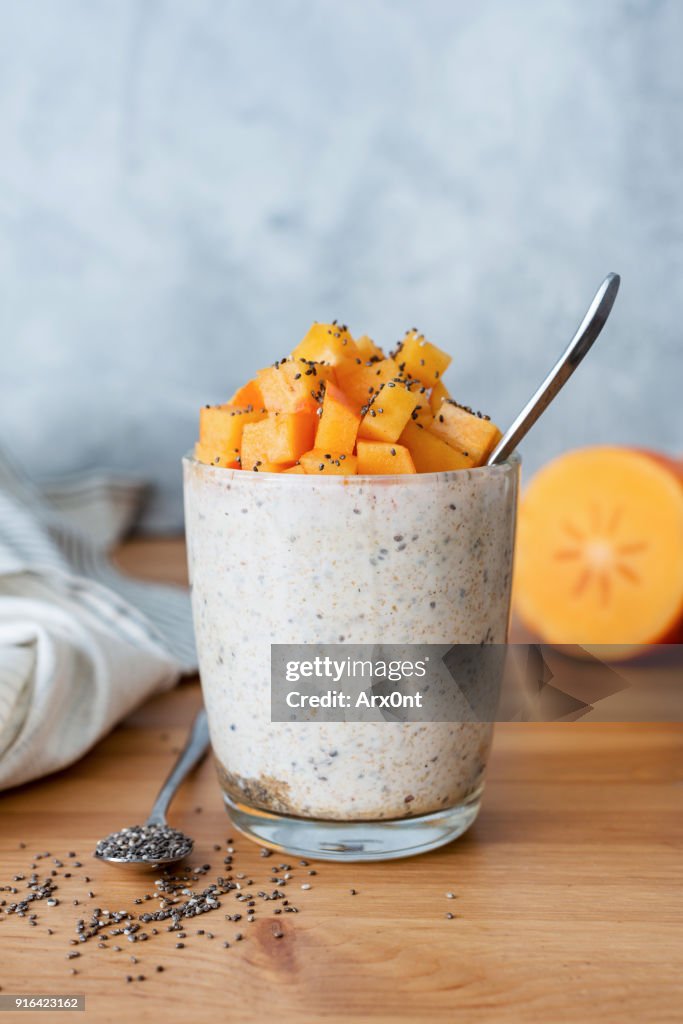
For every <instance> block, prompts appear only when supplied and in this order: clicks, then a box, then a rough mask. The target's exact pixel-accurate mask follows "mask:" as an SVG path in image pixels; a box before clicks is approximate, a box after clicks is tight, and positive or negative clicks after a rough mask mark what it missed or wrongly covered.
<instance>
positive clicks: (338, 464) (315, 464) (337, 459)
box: [299, 448, 357, 476]
mask: <svg viewBox="0 0 683 1024" xmlns="http://www.w3.org/2000/svg"><path fill="white" fill-rule="evenodd" d="M299 461H300V463H301V465H302V466H303V468H304V472H305V473H309V474H311V475H312V476H322V475H323V474H324V475H326V476H353V475H354V474H355V472H356V464H357V459H356V456H355V455H347V454H346V453H345V452H331V451H329V450H328V451H325V449H324V448H313V450H312V451H310V452H305V453H304V454H303V455H302V456H301V458H300V460H299Z"/></svg>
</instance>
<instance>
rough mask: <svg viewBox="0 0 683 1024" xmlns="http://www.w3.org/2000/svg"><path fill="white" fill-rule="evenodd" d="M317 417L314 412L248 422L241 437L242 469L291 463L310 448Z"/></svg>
mask: <svg viewBox="0 0 683 1024" xmlns="http://www.w3.org/2000/svg"><path fill="white" fill-rule="evenodd" d="M317 424H318V417H317V416H316V414H315V413H308V412H298V413H269V415H268V416H267V417H266V419H264V420H261V422H260V423H250V424H248V425H247V426H246V427H245V428H244V432H243V434H242V451H241V461H242V469H253V468H254V466H256V465H257V463H259V462H261V463H266V462H273V463H284V462H287V463H290V464H291V463H292V462H296V460H297V459H298V458H299V457H300V456H301V455H302V454H303V453H304V452H306V451H308V450H309V449H310V448H311V447H312V445H313V438H314V437H315V430H316V426H317Z"/></svg>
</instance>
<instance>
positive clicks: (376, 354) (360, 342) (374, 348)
mask: <svg viewBox="0 0 683 1024" xmlns="http://www.w3.org/2000/svg"><path fill="white" fill-rule="evenodd" d="M356 348H357V349H358V355H359V357H360V358H361V359H362V360H363V362H367V361H368V359H384V352H382V349H381V348H380V347H379V345H375V343H374V341H373V340H372V338H369V337H368V336H367V334H364V335H363V336H362V337H360V338H356Z"/></svg>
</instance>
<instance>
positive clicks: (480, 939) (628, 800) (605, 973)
mask: <svg viewBox="0 0 683 1024" xmlns="http://www.w3.org/2000/svg"><path fill="white" fill-rule="evenodd" d="M183 557H184V556H183V551H182V546H181V545H180V543H178V542H168V541H166V542H159V541H157V542H150V541H138V542H135V543H134V544H131V545H128V546H126V548H124V549H123V550H122V551H121V552H120V557H119V561H120V564H121V565H122V566H123V567H124V568H126V570H127V571H130V572H136V573H137V574H139V575H141V576H146V577H150V578H156V579H166V580H180V579H182V578H183V574H184V562H183ZM199 701H200V693H199V686H198V684H197V682H196V681H189V682H185V683H183V684H181V685H180V686H179V687H178V688H177V689H176V690H175V691H174V692H173V693H170V694H166V695H164V696H163V697H160V698H157V699H154V700H151V701H149V702H148V703H147V704H146V705H145V706H144V707H142V708H140V709H139V710H138V711H137V712H136V713H135V714H133V715H131V716H130V717H129V718H128V719H127V721H126V722H125V723H123V724H122V725H121V727H120V728H118V729H117V730H116V731H115V732H114V733H113V734H112V735H110V736H109V737H108V738H107V739H106V740H104V741H103V742H102V743H100V744H99V745H98V746H97V747H96V748H95V749H94V750H93V751H92V752H91V753H90V754H89V755H88V756H87V757H86V758H84V759H83V760H82V761H80V762H79V763H78V764H76V765H74V766H73V768H71V769H70V770H68V771H65V772H62V773H60V774H58V775H55V776H53V777H51V778H49V779H47V780H45V781H43V782H41V783H37V784H34V785H31V786H25V787H21V788H20V789H16V790H13V791H11V792H9V793H6V794H4V795H2V796H1V797H0V869H1V870H0V884H8V883H9V884H11V880H12V876H13V875H14V874H15V873H26V872H27V869H29V866H30V863H31V860H30V857H29V854H32V853H34V852H39V851H41V852H42V851H50V853H51V854H52V855H53V857H59V858H62V859H64V858H65V855H66V854H67V853H68V852H69V850H73V851H76V852H77V853H78V854H79V855H80V859H81V861H82V863H83V867H82V868H80V869H73V870H72V878H70V879H65V878H63V877H61V876H60V877H58V878H57V879H56V881H57V882H58V883H59V886H60V889H59V893H58V895H59V897H60V905H59V906H58V907H55V908H52V909H50V908H47V907H46V906H45V904H44V903H40V904H38V905H37V908H36V912H37V913H38V924H37V925H36V926H35V927H31V926H30V925H29V923H28V921H27V920H26V919H23V920H22V919H18V918H16V917H6V916H5V915H0V922H1V923H0V954H1V955H0V985H1V986H2V993H3V994H6V993H19V994H22V993H27V992H35V991H38V992H42V993H59V992H62V993H65V992H81V993H85V995H86V1004H87V1009H86V1013H85V1014H84V1015H83V1017H79V1018H78V1019H86V1020H92V1021H112V1020H119V1019H122V1018H125V1017H129V1018H131V1019H133V1020H140V1021H151V1020H166V1021H171V1022H175V1021H187V1020H188V1019H190V1020H196V1021H209V1020H211V1021H213V1020H217V1019H218V1020H229V1021H259V1022H260V1021H265V1020H268V1019H271V1018H275V1019H278V1020H280V1021H283V1022H289V1021H324V1022H335V1021H368V1022H376V1024H380V1022H385V1021H386V1022H389V1021H392V1022H394V1021H416V1022H422V1021H454V1020H457V1021H465V1022H469V1021H475V1022H479V1021H486V1022H490V1021H492V1022H514V1024H518V1022H519V1021H539V1022H543V1024H547V1022H555V1021H558V1022H559V1021H582V1022H585V1021H590V1022H603V1021H604V1022H610V1024H612V1022H615V1021H619V1022H621V1021H648V1022H651V1021H658V1022H659V1021H671V1022H673V1021H676V1022H679V1021H680V1020H681V1017H682V1016H683V1012H682V1011H683V982H682V980H681V978H682V973H681V959H682V953H683V940H682V936H681V921H682V911H683V907H682V898H681V892H682V891H683V886H682V883H683V858H682V857H681V841H682V840H683V813H682V812H683V727H681V726H679V725H590V724H571V725H567V724H563V725H557V724H552V725H549V724H545V725H503V726H498V727H497V732H496V741H495V745H494V753H493V757H492V761H491V764H490V770H489V784H488V788H487V793H486V797H485V802H484V807H483V810H482V813H481V816H480V818H479V820H478V822H477V823H476V825H475V826H474V828H473V829H472V830H471V831H470V833H469V834H468V835H467V836H465V837H464V838H463V839H461V840H459V841H458V842H456V843H454V844H452V845H451V846H450V847H447V848H445V849H442V850H439V851H436V852H435V853H432V854H428V855H425V856H422V857H420V858H416V859H412V860H404V861H395V862H390V863H384V864H375V865H372V864H365V865H335V864H328V863H324V864H316V865H315V870H317V875H315V876H308V875H307V874H306V871H307V870H309V869H305V868H302V867H300V866H299V865H298V861H297V860H296V859H295V858H294V859H291V861H290V862H291V863H292V865H293V871H292V874H293V875H294V876H295V877H294V878H293V879H292V880H291V881H290V882H289V885H288V888H287V889H286V894H287V896H288V897H289V899H290V900H291V902H292V903H293V904H294V905H296V906H298V907H299V909H300V913H299V914H297V915H294V914H283V915H280V916H279V917H275V916H272V907H273V904H270V903H265V904H262V905H261V901H258V902H259V908H258V913H257V920H256V921H255V922H254V923H253V924H247V923H246V922H245V921H244V920H243V921H242V922H240V924H239V925H236V924H234V923H231V922H227V921H225V918H224V914H225V913H228V912H229V913H235V912H238V911H239V910H242V909H243V908H242V907H241V905H240V904H238V903H237V902H236V901H235V899H234V894H230V896H228V897H225V898H224V900H223V902H224V906H223V907H222V908H221V910H220V911H217V912H215V913H213V914H210V915H206V916H205V917H203V918H202V919H199V920H197V922H196V924H195V922H194V921H193V922H192V923H191V925H190V927H188V929H187V939H186V940H184V941H185V948H184V949H182V950H177V949H176V948H175V942H176V941H177V937H175V936H174V935H173V934H170V933H167V932H165V931H160V934H159V935H157V936H153V937H152V938H151V939H150V940H149V941H148V942H146V943H138V944H135V945H134V944H130V943H128V942H125V941H122V942H120V943H119V944H120V945H121V946H122V950H121V952H120V953H116V952H114V950H113V949H111V948H110V949H104V950H102V949H98V948H97V947H96V945H95V944H94V943H88V944H86V945H84V946H82V947H80V948H81V949H82V956H81V957H80V958H78V959H77V960H74V961H68V960H66V958H65V957H66V953H67V952H68V951H69V950H70V949H71V948H72V947H71V946H70V945H69V939H70V938H71V936H72V935H73V934H74V925H75V922H76V920H77V919H78V918H79V917H80V916H84V911H87V910H88V909H89V908H91V907H93V906H100V907H106V908H108V909H111V910H113V909H123V908H128V909H137V910H138V911H139V910H141V909H145V907H144V906H143V907H137V908H136V907H135V906H134V904H133V899H134V898H135V897H136V896H139V895H141V894H142V893H143V892H146V891H147V892H150V891H153V885H151V884H150V878H149V877H148V876H145V875H142V874H137V873H134V874H132V875H131V874H128V873H126V874H121V873H119V872H118V871H116V870H115V869H113V868H109V869H107V868H105V867H104V866H100V865H97V864H95V863H93V862H92V861H91V859H90V856H89V851H90V850H92V848H93V845H94V843H95V841H96V839H97V838H99V837H100V836H101V835H103V834H104V833H106V832H108V831H110V830H111V829H112V828H116V827H119V826H120V825H123V824H127V823H132V822H134V821H139V820H141V819H142V818H143V817H144V816H145V814H146V811H147V810H148V808H149V806H150V803H151V800H152V797H153V796H154V795H155V792H156V790H157V787H158V784H159V782H160V780H161V779H162V777H163V775H164V774H165V772H166V771H167V770H168V767H169V765H170V763H171V761H172V759H173V750H174V749H176V748H177V747H178V746H179V745H180V743H181V742H182V740H183V737H184V733H185V729H186V727H187V724H188V722H189V720H190V718H191V716H192V713H193V711H194V710H195V708H196V707H197V706H198V705H199ZM198 808H201V810H198ZM172 820H173V823H174V824H177V825H178V826H179V827H180V828H183V829H186V830H187V831H189V832H190V833H191V834H193V835H195V836H196V838H197V843H198V845H197V856H196V857H194V858H193V861H192V863H196V864H202V863H210V864H211V865H212V871H211V872H210V873H209V875H207V878H209V879H211V880H212V879H213V878H214V877H215V874H216V873H221V872H222V870H223V866H222V857H223V852H224V851H223V852H221V853H216V852H215V851H214V850H213V844H214V843H216V842H218V843H221V844H224V843H225V840H226V838H227V837H228V836H230V835H233V836H235V837H236V841H235V843H234V846H235V849H236V853H235V865H234V870H235V871H243V872H245V874H246V875H247V877H248V878H253V879H254V886H253V887H252V888H253V890H254V891H255V890H257V889H261V888H265V887H266V884H267V879H268V877H269V876H270V874H271V872H270V868H271V866H272V865H273V864H274V863H279V862H281V858H280V857H278V856H277V855H275V856H274V857H272V858H267V859H264V858H261V857H260V856H259V851H258V849H257V848H256V847H254V846H253V845H252V844H251V843H250V842H249V841H248V840H246V839H243V838H240V837H239V836H238V835H237V834H236V833H235V831H234V829H233V828H232V827H231V826H230V823H229V819H228V818H227V817H226V815H225V813H224V811H223V809H222V806H221V801H220V797H219V793H218V788H217V785H216V783H215V779H214V772H213V767H212V765H211V764H210V763H209V762H207V763H205V764H204V765H203V766H202V767H201V768H200V769H199V770H198V771H197V773H196V774H195V775H194V776H193V777H192V778H191V779H190V780H189V782H188V783H187V784H186V786H185V787H184V788H183V790H182V791H181V793H180V794H179V796H178V798H177V801H176V803H175V804H174V806H173V809H172ZM20 842H26V843H27V844H28V848H27V849H25V850H23V849H19V843H20ZM36 863H37V864H38V866H39V868H40V867H41V866H42V865H46V866H47V865H48V862H47V861H37V862H36ZM49 866H50V867H52V865H51V864H50V865H49ZM55 870H60V871H61V872H63V871H65V870H66V868H63V869H59V868H56V869H55ZM85 873H87V874H88V876H89V877H90V878H91V881H90V882H89V883H86V882H84V881H83V875H84V874H85ZM304 881H310V883H311V884H312V889H311V890H310V891H302V890H301V888H300V885H301V883H302V882H304ZM15 884H16V885H17V886H18V887H19V886H21V885H23V884H24V883H21V882H18V883H15ZM351 888H354V889H356V890H357V895H355V896H352V895H350V893H349V890H350V889H351ZM88 890H91V891H93V892H94V894H95V896H94V898H93V899H89V898H88V897H87V896H86V892H87V891H88ZM448 891H452V892H455V893H456V894H457V899H455V900H447V899H446V898H445V894H446V892H448ZM2 895H4V896H5V897H6V898H8V899H9V898H14V897H8V896H7V894H2ZM73 899H78V900H79V904H78V906H74V905H73ZM155 905H156V904H155V903H153V902H150V903H148V904H147V908H149V907H152V908H154V907H155ZM448 911H450V912H453V913H455V914H456V917H455V918H454V919H453V920H447V919H446V917H445V914H446V912H448ZM274 922H277V924H278V925H280V926H281V928H282V931H283V932H284V935H283V937H282V938H280V939H277V938H275V936H274V934H273V924H274ZM48 926H50V927H52V928H53V931H54V934H53V935H52V936H48V934H47V931H46V929H47V927H48ZM161 927H162V928H163V926H161ZM197 928H204V929H205V930H206V929H210V930H211V931H213V933H214V934H215V938H214V939H213V940H211V939H207V937H206V935H204V936H199V935H196V934H195V932H196V929H197ZM238 928H239V929H240V930H241V931H242V932H243V933H244V936H245V938H244V941H242V942H239V943H235V942H234V941H233V939H234V934H235V932H236V931H237V929H238ZM224 940H225V941H229V942H230V944H231V945H230V948H228V949H225V948H223V945H222V943H223V941H224ZM110 944H111V945H113V942H112V943H110ZM131 954H134V955H136V956H137V957H138V958H139V963H138V964H135V965H132V964H131V963H130V962H129V957H130V955H131ZM157 964H160V965H163V966H164V967H165V970H164V971H163V973H156V971H155V966H156V965H157ZM72 966H75V967H76V969H77V970H78V972H79V973H78V975H76V976H75V977H72V976H71V975H70V973H69V971H70V968H71V967H72ZM139 973H142V974H144V975H145V977H146V980H145V981H144V982H138V981H135V982H133V983H131V984H127V983H126V981H125V976H126V975H127V974H131V975H137V974H139ZM15 1018H16V1019H22V1020H30V1019H33V1018H35V1019H38V1020H44V1019H45V1017H43V1016H41V1017H38V1016H37V1015H36V1014H35V1013H34V1014H30V1013H29V1014H23V1015H22V1016H21V1018H19V1016H18V1015H17V1014H12V1013H10V1014H8V1018H7V1019H8V1020H10V1019H15Z"/></svg>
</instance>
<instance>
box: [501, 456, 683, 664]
mask: <svg viewBox="0 0 683 1024" xmlns="http://www.w3.org/2000/svg"><path fill="white" fill-rule="evenodd" d="M513 593H514V601H515V607H516V609H517V611H518V613H519V615H520V618H521V619H522V621H523V622H524V623H525V624H526V625H527V626H528V627H529V628H530V629H531V630H532V631H533V632H534V633H536V634H537V635H538V636H540V637H541V639H543V640H544V641H546V642H547V643H553V644H561V645H571V644H579V645H581V646H583V647H589V648H597V650H596V653H597V654H598V655H599V654H600V653H601V652H600V649H599V648H600V647H602V645H605V650H604V651H603V652H602V653H604V654H605V656H606V657H609V658H610V659H611V660H617V659H620V658H626V657H630V656H632V655H634V654H636V653H638V652H639V651H641V650H642V649H643V648H644V647H646V646H647V645H649V644H653V643H657V642H660V641H662V640H663V639H664V638H665V637H666V636H667V634H669V633H671V631H672V630H673V629H674V628H675V626H676V623H677V622H678V621H679V620H680V618H681V615H682V613H683V486H682V484H681V480H680V479H679V478H678V477H677V475H676V473H675V472H672V471H671V469H670V468H669V467H668V466H667V465H665V464H663V463H662V462H661V461H658V460H655V459H653V458H651V457H650V456H648V455H647V454H645V453H642V452H638V451H634V450H632V449H628V448H619V447H610V446H601V447H594V448H584V449H580V450H578V451H574V452H569V453H568V454H566V455H562V456H560V457H559V458H558V459H555V460H554V461H553V462H551V463H550V464H549V465H547V466H545V467H544V468H543V469H542V470H541V471H540V472H539V473H537V474H536V476H535V477H534V479H533V480H532V481H531V483H530V484H529V486H528V488H527V490H526V492H525V494H524V496H523V498H522V501H521V503H520V509H519V529H518V539H517V550H516V556H515V578H514V591H513Z"/></svg>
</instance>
